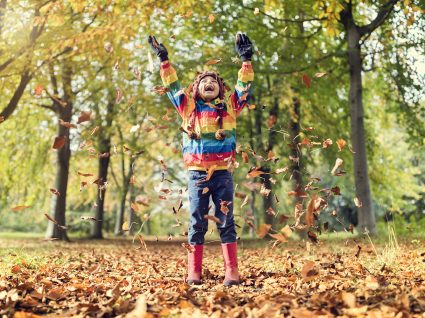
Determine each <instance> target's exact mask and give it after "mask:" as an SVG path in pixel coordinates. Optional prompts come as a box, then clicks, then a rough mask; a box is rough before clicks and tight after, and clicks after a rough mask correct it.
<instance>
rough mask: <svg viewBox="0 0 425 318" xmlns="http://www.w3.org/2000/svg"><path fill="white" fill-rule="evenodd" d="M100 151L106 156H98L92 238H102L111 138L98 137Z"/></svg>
mask: <svg viewBox="0 0 425 318" xmlns="http://www.w3.org/2000/svg"><path fill="white" fill-rule="evenodd" d="M99 146H100V147H99V149H100V153H108V155H107V156H105V157H104V156H101V157H99V175H98V184H97V199H96V204H97V206H96V212H95V216H94V217H95V218H96V220H97V222H94V223H93V227H92V235H91V237H92V238H94V239H102V238H103V234H102V225H103V223H104V213H105V211H104V208H105V195H106V187H107V181H108V167H109V158H110V156H109V151H110V148H111V139H110V138H106V139H103V138H100V145H99Z"/></svg>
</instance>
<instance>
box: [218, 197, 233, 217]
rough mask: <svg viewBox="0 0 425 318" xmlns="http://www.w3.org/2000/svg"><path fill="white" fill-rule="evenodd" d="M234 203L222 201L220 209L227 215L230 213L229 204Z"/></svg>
mask: <svg viewBox="0 0 425 318" xmlns="http://www.w3.org/2000/svg"><path fill="white" fill-rule="evenodd" d="M231 204H232V201H223V200H221V201H220V211H221V212H223V213H224V214H225V215H227V213H229V211H230V210H229V208H228V206H229V205H231Z"/></svg>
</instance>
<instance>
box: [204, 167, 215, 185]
mask: <svg viewBox="0 0 425 318" xmlns="http://www.w3.org/2000/svg"><path fill="white" fill-rule="evenodd" d="M216 169H217V165H212V166H211V167H209V168H208V170H207V176H206V178H205V181H209V180H210V179H211V177H212V175H213V173H214V171H215V170H216Z"/></svg>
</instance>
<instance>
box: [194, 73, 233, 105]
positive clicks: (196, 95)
mask: <svg viewBox="0 0 425 318" xmlns="http://www.w3.org/2000/svg"><path fill="white" fill-rule="evenodd" d="M206 76H211V77H213V78H215V80H216V81H217V83H218V87H219V92H218V96H217V97H218V98H220V100H224V94H225V93H226V91H227V87H226V84H225V83H224V80H223V79H222V78H221V77H220V76H219V74H218V73H216V72H213V71H205V72H202V73H200V74H198V76H197V77H196V78H195V81H194V82H193V87H192V97H193V99H194V100H197V99H198V98H199V97H200V94H199V83H200V82H201V80H202V79H203V78H204V77H206Z"/></svg>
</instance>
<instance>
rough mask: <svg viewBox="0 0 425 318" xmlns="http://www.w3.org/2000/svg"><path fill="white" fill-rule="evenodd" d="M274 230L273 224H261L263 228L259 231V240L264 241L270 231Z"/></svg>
mask: <svg viewBox="0 0 425 318" xmlns="http://www.w3.org/2000/svg"><path fill="white" fill-rule="evenodd" d="M271 228H272V226H271V224H266V223H265V224H261V226H260V227H259V228H258V230H257V235H258V238H260V239H262V238H264V237H265V236H266V235H267V233H269V231H270V229H271Z"/></svg>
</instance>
